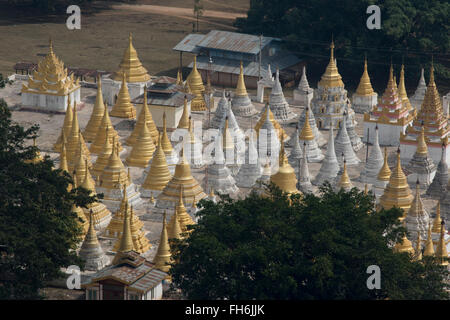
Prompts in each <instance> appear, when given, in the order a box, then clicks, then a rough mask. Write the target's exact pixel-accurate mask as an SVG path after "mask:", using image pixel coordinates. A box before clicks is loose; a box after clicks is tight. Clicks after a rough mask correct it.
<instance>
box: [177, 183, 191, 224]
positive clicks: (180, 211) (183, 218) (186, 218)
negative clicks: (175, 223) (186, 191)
mask: <svg viewBox="0 0 450 320" xmlns="http://www.w3.org/2000/svg"><path fill="white" fill-rule="evenodd" d="M175 211H176V212H177V216H178V219H180V220H179V221H180V227H181V230H183V232H184V231H186V230H187V226H188V225H191V224H195V222H194V220H192V218H191V216H190V215H189V214H188V213H187V210H186V207H185V206H184V203H183V187H182V186H180V191H179V193H178V203H177V205H176V207H175Z"/></svg>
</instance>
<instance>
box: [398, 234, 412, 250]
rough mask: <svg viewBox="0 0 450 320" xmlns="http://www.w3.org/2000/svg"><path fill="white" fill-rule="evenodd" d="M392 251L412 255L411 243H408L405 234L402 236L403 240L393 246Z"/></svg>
mask: <svg viewBox="0 0 450 320" xmlns="http://www.w3.org/2000/svg"><path fill="white" fill-rule="evenodd" d="M394 250H395V251H396V252H399V253H402V252H408V253H409V254H411V255H414V248H413V246H412V243H411V241H409V239H408V238H407V237H406V234H405V235H403V238H402V240H401V241H400V242H398V243H396V244H395V246H394Z"/></svg>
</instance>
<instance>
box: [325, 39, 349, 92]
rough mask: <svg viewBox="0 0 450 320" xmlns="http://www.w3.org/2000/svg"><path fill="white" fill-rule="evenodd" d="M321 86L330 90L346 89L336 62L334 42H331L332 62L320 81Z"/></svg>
mask: <svg viewBox="0 0 450 320" xmlns="http://www.w3.org/2000/svg"><path fill="white" fill-rule="evenodd" d="M319 86H321V87H328V88H336V87H344V83H343V82H342V77H341V75H340V74H339V71H338V68H337V66H336V62H335V61H334V41H331V45H330V62H328V66H327V68H326V70H325V73H324V74H323V75H322V78H321V79H320V81H319Z"/></svg>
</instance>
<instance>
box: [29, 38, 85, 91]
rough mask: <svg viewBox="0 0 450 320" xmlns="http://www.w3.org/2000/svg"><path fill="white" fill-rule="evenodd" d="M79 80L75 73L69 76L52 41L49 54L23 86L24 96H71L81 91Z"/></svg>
mask: <svg viewBox="0 0 450 320" xmlns="http://www.w3.org/2000/svg"><path fill="white" fill-rule="evenodd" d="M80 87H81V86H80V82H79V79H77V80H75V79H74V76H73V73H72V74H71V75H70V76H69V75H68V71H67V68H64V63H63V62H62V61H61V60H60V59H59V58H58V57H56V55H55V53H54V52H53V42H52V40H50V44H49V53H48V54H47V55H46V56H45V58H44V59H43V60H41V61H39V63H38V65H37V69H36V70H34V71H33V74H32V75H31V76H30V75H29V76H28V83H27V84H25V83H24V84H22V90H21V92H22V94H37V95H47V96H69V95H70V94H71V93H73V92H76V91H77V90H79V89H80Z"/></svg>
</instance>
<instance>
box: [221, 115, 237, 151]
mask: <svg viewBox="0 0 450 320" xmlns="http://www.w3.org/2000/svg"><path fill="white" fill-rule="evenodd" d="M222 139H223V141H222V143H223V145H222V148H223V150H224V151H225V150H232V149H233V148H234V143H233V137H232V136H231V133H230V130H229V129H228V116H227V117H225V126H224V128H223V133H222Z"/></svg>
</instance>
